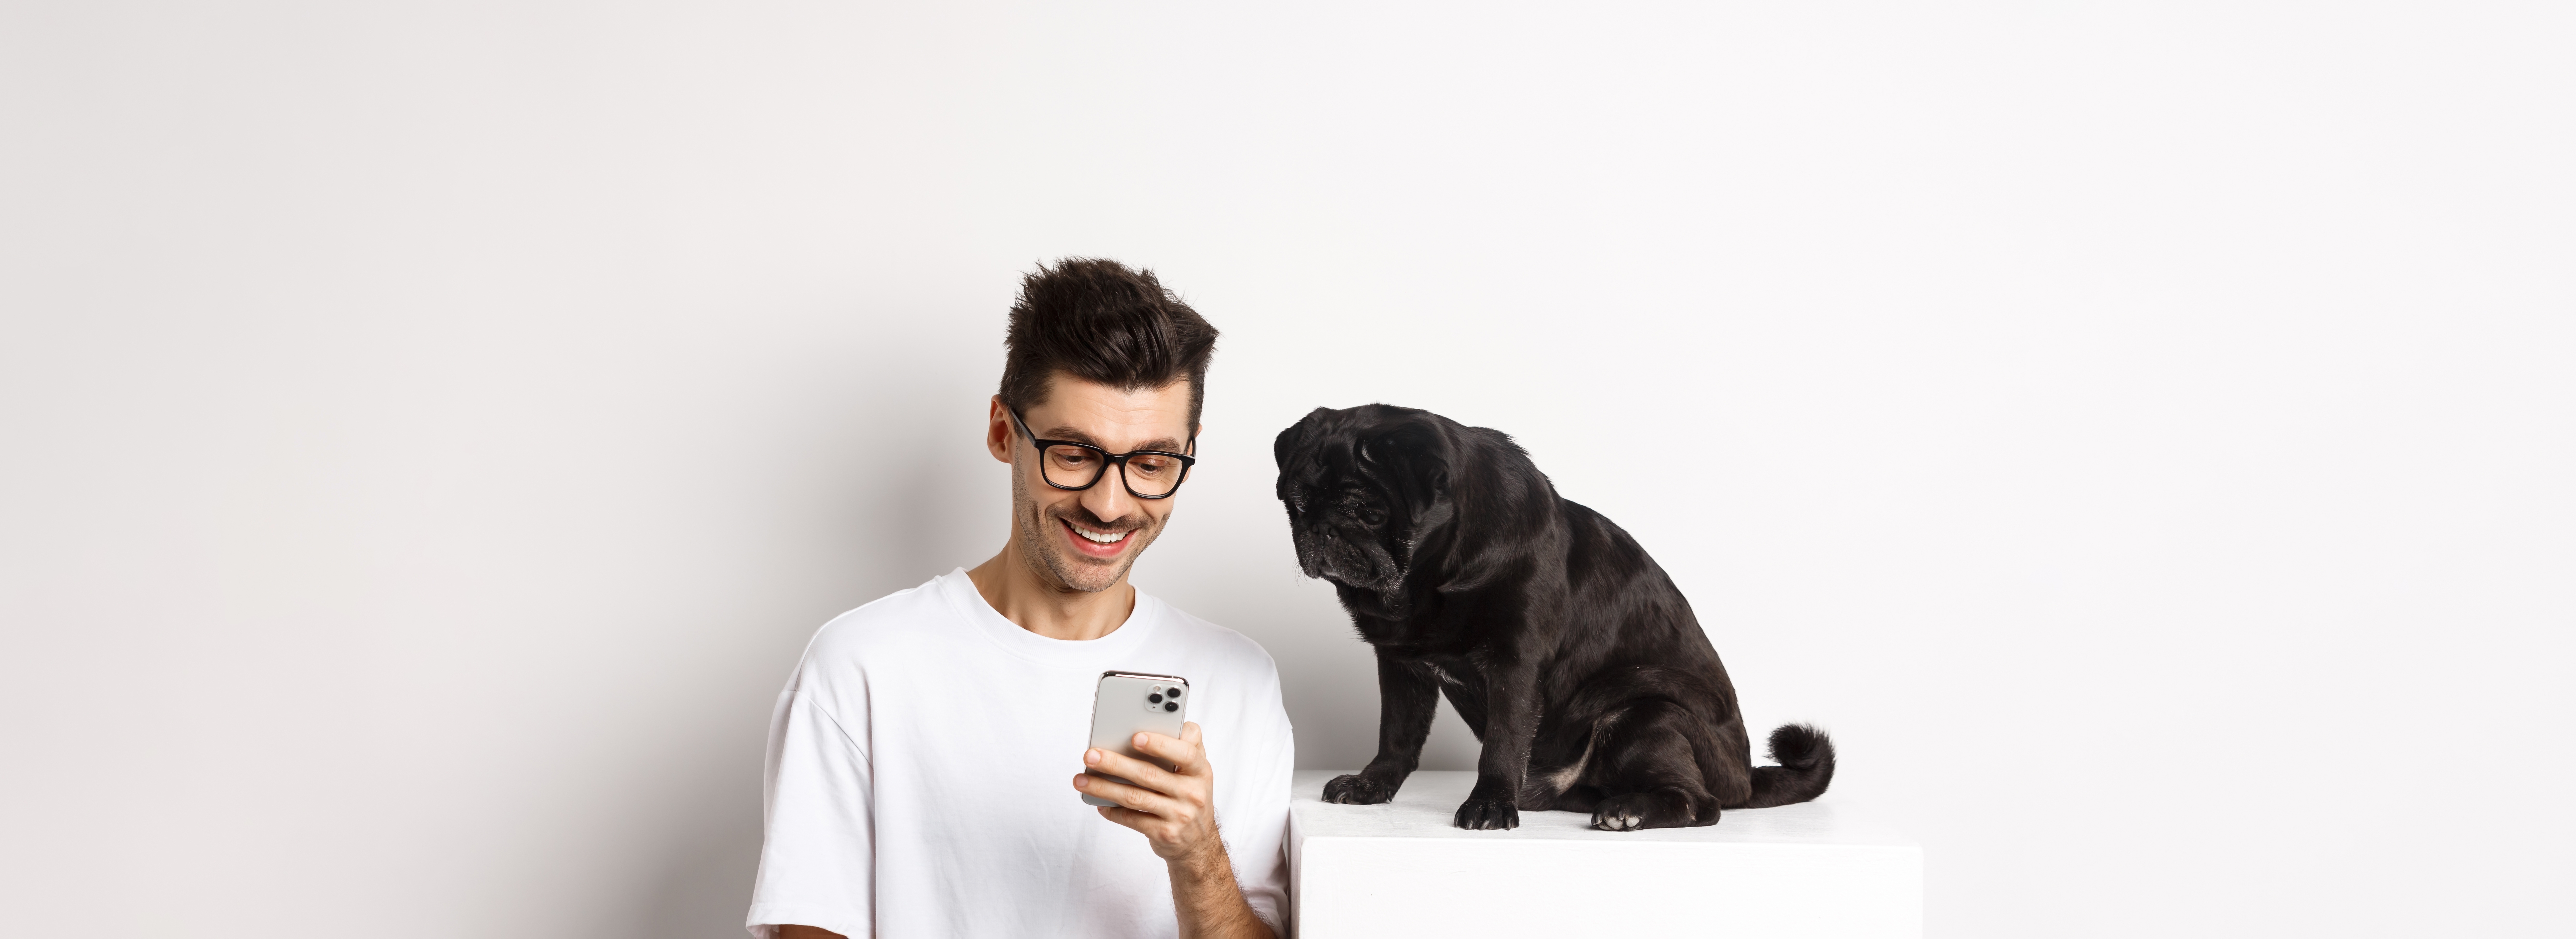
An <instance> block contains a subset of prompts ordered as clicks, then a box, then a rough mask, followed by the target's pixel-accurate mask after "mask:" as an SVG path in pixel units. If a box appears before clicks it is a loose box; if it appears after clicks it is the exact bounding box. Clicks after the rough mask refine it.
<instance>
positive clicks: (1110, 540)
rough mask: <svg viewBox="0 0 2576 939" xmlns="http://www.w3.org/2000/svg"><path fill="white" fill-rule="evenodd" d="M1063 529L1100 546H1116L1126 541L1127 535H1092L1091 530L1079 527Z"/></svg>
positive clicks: (1113, 533) (1071, 526)
mask: <svg viewBox="0 0 2576 939" xmlns="http://www.w3.org/2000/svg"><path fill="white" fill-rule="evenodd" d="M1065 527H1067V528H1071V529H1073V533H1074V534H1077V535H1081V536H1083V537H1085V538H1089V539H1091V540H1093V541H1096V542H1099V543H1101V544H1117V543H1119V542H1121V541H1125V540H1127V533H1126V532H1123V531H1115V532H1110V533H1109V534H1106V535H1101V534H1094V533H1093V532H1092V531H1091V529H1088V528H1084V527H1082V526H1080V525H1067V526H1065Z"/></svg>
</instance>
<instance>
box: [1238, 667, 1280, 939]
mask: <svg viewBox="0 0 2576 939" xmlns="http://www.w3.org/2000/svg"><path fill="white" fill-rule="evenodd" d="M1265 658H1266V657H1265ZM1264 664H1267V663H1266V662H1265V663H1264ZM1269 678H1270V681H1269V686H1268V687H1267V688H1266V689H1264V691H1263V692H1262V693H1261V694H1258V695H1256V696H1254V698H1253V706H1252V709H1251V710H1252V714H1251V715H1248V716H1249V717H1251V718H1252V719H1251V720H1248V721H1246V724H1247V725H1249V726H1250V727H1257V728H1261V745H1259V746H1252V747H1246V748H1244V753H1245V754H1246V762H1247V763H1248V764H1249V765H1246V766H1243V767H1239V768H1237V769H1235V772H1237V773H1241V774H1243V775H1242V776H1241V777H1240V778H1242V779H1243V781H1244V782H1245V783H1246V785H1245V787H1244V789H1243V797H1242V804H1243V808H1242V809H1241V810H1240V812H1241V814H1239V815H1238V816H1237V817H1236V818H1234V819H1220V821H1222V822H1223V823H1224V826H1223V827H1225V828H1226V829H1228V830H1227V832H1226V840H1227V842H1228V843H1227V851H1226V853H1227V860H1229V861H1231V862H1233V864H1234V878H1235V883H1236V884H1237V885H1238V886H1240V887H1241V888H1242V889H1243V901H1244V903H1246V904H1248V905H1250V906H1251V907H1252V914H1253V915H1254V916H1258V917H1260V918H1261V921H1262V922H1264V923H1268V924H1270V931H1271V932H1272V933H1273V934H1275V935H1278V936H1281V937H1285V936H1287V935H1288V928H1287V922H1288V919H1287V910H1288V794H1289V793H1288V790H1289V781H1290V777H1291V776H1293V775H1294V774H1295V773H1296V771H1297V736H1296V733H1295V731H1294V729H1293V728H1291V727H1290V726H1289V724H1288V709H1287V708H1286V707H1285V706H1284V705H1282V704H1281V702H1280V697H1279V674H1278V671H1277V669H1276V667H1273V669H1272V670H1271V672H1270V675H1269ZM1223 771H1224V770H1223V769H1222V768H1220V770H1219V772H1223Z"/></svg>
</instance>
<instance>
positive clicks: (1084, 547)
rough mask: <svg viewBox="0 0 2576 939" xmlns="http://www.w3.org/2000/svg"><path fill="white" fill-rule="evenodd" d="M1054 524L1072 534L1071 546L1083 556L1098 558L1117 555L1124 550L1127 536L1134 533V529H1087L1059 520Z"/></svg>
mask: <svg viewBox="0 0 2576 939" xmlns="http://www.w3.org/2000/svg"><path fill="white" fill-rule="evenodd" d="M1056 522H1057V523H1058V524H1061V525H1063V526H1064V529H1065V530H1066V531H1069V532H1072V533H1073V535H1074V538H1075V541H1074V543H1073V546H1074V548H1075V549H1077V550H1080V551H1081V552H1082V553H1084V554H1089V555H1094V556H1098V557H1108V556H1112V555H1115V554H1117V553H1118V552H1119V551H1121V550H1124V549H1125V548H1126V544H1127V536H1128V535H1132V534H1135V533H1136V532H1135V530H1134V529H1129V530H1126V531H1101V530H1099V529H1096V528H1087V527H1084V526H1081V525H1076V524H1074V523H1072V522H1071V521H1067V520H1065V519H1061V518H1059V519H1056Z"/></svg>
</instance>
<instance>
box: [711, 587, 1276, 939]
mask: <svg viewBox="0 0 2576 939" xmlns="http://www.w3.org/2000/svg"><path fill="white" fill-rule="evenodd" d="M1112 670H1117V671H1134V672H1149V673H1153V674H1161V675H1179V676H1181V677H1183V678H1187V679H1189V681H1190V702H1189V710H1188V712H1187V714H1188V717H1189V719H1190V720H1191V721H1194V722H1196V723H1197V724H1198V725H1199V728H1200V730H1201V731H1202V733H1203V734H1204V735H1205V737H1204V739H1205V741H1206V745H1207V749H1208V760H1209V762H1210V763H1211V764H1213V765H1214V767H1215V769H1216V810H1217V816H1216V817H1217V824H1218V828H1219V831H1220V832H1221V833H1222V834H1223V836H1224V838H1225V844H1226V853H1227V855H1228V857H1229V858H1230V859H1231V860H1232V861H1233V863H1234V874H1235V878H1236V879H1237V881H1239V882H1240V883H1241V885H1242V888H1243V897H1244V899H1245V900H1247V901H1249V902H1250V903H1251V904H1252V910H1253V912H1254V913H1255V914H1257V915H1259V916H1260V917H1261V919H1262V920H1263V921H1264V922H1267V923H1269V924H1270V927H1271V929H1272V930H1273V931H1279V932H1280V933H1281V934H1282V935H1285V932H1284V931H1282V930H1280V922H1281V911H1282V910H1283V909H1285V908H1286V906H1287V892H1288V871H1287V858H1286V855H1285V847H1284V836H1285V832H1286V829H1287V824H1288V777H1289V773H1290V772H1291V771H1292V770H1293V769H1294V768H1295V766H1296V743H1295V740H1294V738H1293V737H1292V735H1291V734H1290V731H1289V726H1288V712H1287V710H1286V709H1285V708H1283V707H1282V706H1281V705H1280V702H1279V671H1278V668H1277V667H1276V666H1275V665H1273V664H1272V663H1271V661H1270V655H1269V654H1268V653H1266V652H1263V651H1262V650H1261V646H1260V645H1259V644H1257V643H1254V642H1253V641H1252V640H1250V639H1246V638H1244V637H1243V636H1242V635H1241V634H1239V633H1236V632H1234V631H1233V630H1230V629H1225V628H1222V627H1219V626H1215V625H1212V624H1210V623H1208V622H1206V621H1204V620H1201V619H1198V618H1197V617H1194V616H1191V615H1189V614H1187V613H1183V612H1181V611H1179V610H1176V609H1173V608H1172V607H1171V606H1170V605H1168V604H1165V603H1163V602H1162V601H1160V600H1156V599H1154V598H1153V597H1149V596H1146V595H1145V592H1144V591H1141V590H1140V591H1137V592H1136V607H1135V610H1134V611H1133V612H1131V613H1129V614H1128V617H1127V621H1126V622H1125V623H1124V624H1122V625H1120V626H1119V627H1118V629H1117V630H1116V631H1114V632H1111V633H1110V634H1109V635H1106V636H1103V637H1101V638H1098V639H1093V640H1089V641H1085V642H1069V641H1065V640H1061V639H1049V638H1046V637H1044V636H1040V635H1037V634H1036V633H1032V632H1029V631H1028V630H1025V629H1021V628H1020V627H1018V626H1016V625H1014V624H1012V623H1011V621H1010V620H1007V619H1004V618H1002V615H1001V614H999V613H996V612H994V611H993V607H992V606H991V605H990V604H987V603H985V602H984V598H983V595H981V594H978V593H976V592H975V585H974V583H973V582H972V581H969V580H968V579H967V578H966V572H965V570H964V569H962V568H961V569H958V570H955V571H951V572H949V573H948V574H947V575H946V576H942V577H936V578H932V579H931V581H930V582H929V583H926V584H923V585H921V586H919V587H915V588H913V589H910V590H906V591H903V592H901V593H897V594H894V595H893V596H889V597H886V598H885V599H882V600H878V601H876V602H875V603H870V604H868V605H866V606H863V607H860V608H858V609H855V610H851V611H850V612H847V613H843V614H841V615H840V616H839V617H837V618H834V619H833V620H832V621H831V622H829V623H825V624H823V628H822V630H821V631H819V632H817V633H815V634H814V640H813V642H811V643H810V644H808V645H807V646H806V647H805V657H804V659H803V660H802V661H800V662H798V663H797V666H796V673H795V675H794V676H792V677H791V678H789V679H788V682H787V688H786V690H784V691H782V692H780V693H779V695H778V708H777V710H776V711H775V712H773V715H772V716H771V718H770V722H769V767H768V775H767V780H766V784H767V786H768V791H767V799H766V813H765V818H766V823H765V824H766V833H765V834H766V837H765V838H764V839H763V841H762V844H761V849H760V878H759V881H758V883H757V885H756V886H755V887H754V888H753V889H752V897H751V917H750V923H749V925H750V926H751V930H752V933H753V934H754V935H760V936H764V937H765V936H767V935H768V934H769V933H770V932H771V930H770V929H769V928H768V927H770V926H773V925H778V924H786V923H796V924H802V925H807V926H819V927H821V928H824V929H829V930H831V931H833V932H837V933H840V934H842V935H845V936H852V937H859V936H872V935H878V934H883V935H886V936H892V937H901V939H915V937H938V936H992V937H1012V939H1017V937H1026V936H1100V937H1112V936H1115V937H1121V939H1125V937H1134V936H1173V935H1177V934H1178V933H1179V931H1180V925H1179V922H1178V921H1177V920H1176V919H1175V918H1174V912H1173V909H1172V889H1171V880H1170V878H1169V876H1168V874H1167V873H1166V872H1165V869H1164V865H1163V859H1162V858H1159V857H1156V856H1155V855H1154V851H1153V848H1152V847H1151V846H1150V845H1148V844H1147V843H1146V841H1145V836H1144V835H1141V834H1138V833H1137V832H1135V831H1134V830H1132V829H1129V828H1127V827H1125V826H1123V825H1119V824H1117V823H1115V822H1111V821H1109V820H1107V819H1104V818H1101V817H1100V814H1099V811H1098V810H1097V809H1094V808H1092V807H1091V806H1088V805H1084V804H1083V803H1082V793H1081V792H1080V791H1079V790H1076V789H1074V788H1073V776H1074V774H1075V773H1078V772H1081V771H1082V752H1083V749H1084V748H1085V747H1087V746H1089V744H1090V733H1091V699H1092V693H1093V690H1094V688H1095V687H1097V686H1098V684H1099V682H1100V673H1101V672H1104V671H1112Z"/></svg>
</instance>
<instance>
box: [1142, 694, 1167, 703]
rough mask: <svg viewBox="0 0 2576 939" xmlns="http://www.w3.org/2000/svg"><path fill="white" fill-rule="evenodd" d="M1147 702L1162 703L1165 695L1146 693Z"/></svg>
mask: <svg viewBox="0 0 2576 939" xmlns="http://www.w3.org/2000/svg"><path fill="white" fill-rule="evenodd" d="M1145 703H1147V704H1161V703H1163V696H1162V695H1158V694H1149V695H1146V696H1145Z"/></svg>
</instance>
